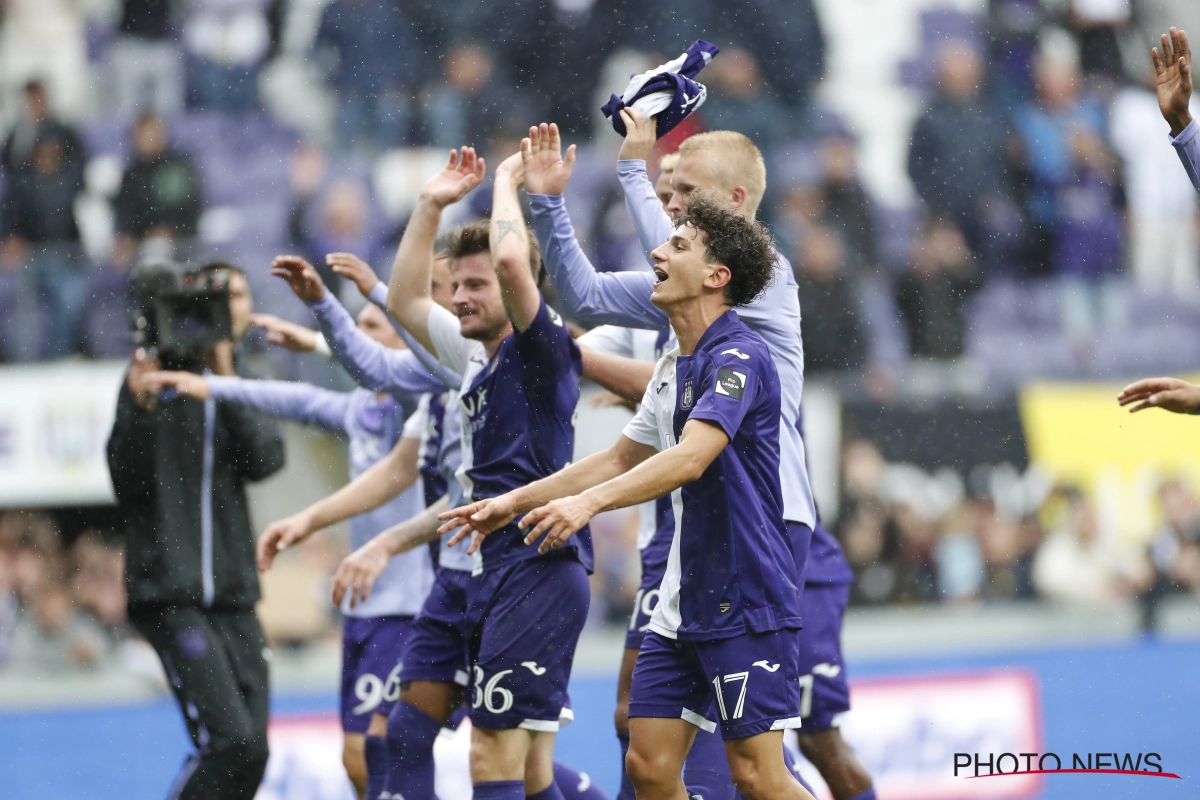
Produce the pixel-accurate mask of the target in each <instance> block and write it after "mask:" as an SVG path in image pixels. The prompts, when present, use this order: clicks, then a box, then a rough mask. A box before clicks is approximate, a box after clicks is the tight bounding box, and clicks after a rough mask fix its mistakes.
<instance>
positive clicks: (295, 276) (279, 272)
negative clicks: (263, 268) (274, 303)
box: [271, 256, 325, 303]
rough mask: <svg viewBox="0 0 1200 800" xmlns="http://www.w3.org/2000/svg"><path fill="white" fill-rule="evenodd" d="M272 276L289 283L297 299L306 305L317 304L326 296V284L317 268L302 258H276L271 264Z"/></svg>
mask: <svg viewBox="0 0 1200 800" xmlns="http://www.w3.org/2000/svg"><path fill="white" fill-rule="evenodd" d="M271 274H272V275H274V276H275V277H276V278H283V279H284V280H285V281H287V282H288V286H290V287H291V288H292V292H294V293H295V295H296V297H299V298H300V299H301V300H303V301H304V302H306V303H315V302H317V301H318V300H320V299H321V298H322V297H324V296H325V282H324V281H322V280H321V276H320V275H319V274H318V273H317V270H316V268H315V267H313V265H312V264H310V263H308V262H307V261H305V260H304V259H303V258H301V257H300V256H276V257H275V260H274V261H272V262H271Z"/></svg>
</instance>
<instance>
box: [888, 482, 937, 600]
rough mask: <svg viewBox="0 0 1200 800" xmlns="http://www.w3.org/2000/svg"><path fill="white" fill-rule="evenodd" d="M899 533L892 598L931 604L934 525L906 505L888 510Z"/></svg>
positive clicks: (934, 597) (933, 597)
mask: <svg viewBox="0 0 1200 800" xmlns="http://www.w3.org/2000/svg"><path fill="white" fill-rule="evenodd" d="M892 518H893V519H894V520H895V523H896V528H897V531H898V533H899V540H900V547H899V550H898V551H897V553H896V561H895V563H896V599H897V600H899V601H901V602H910V603H911V602H931V601H933V600H937V598H938V574H937V566H936V561H935V558H934V547H935V546H936V544H937V540H938V526H937V524H936V522H934V521H933V520H928V519H926V518H925V517H924V516H923V515H922V514H921V513H920V512H919V511H918V510H917V509H916V508H914V507H913V506H912V505H910V504H909V503H906V502H902V503H897V504H896V505H895V508H894V509H893V511H892Z"/></svg>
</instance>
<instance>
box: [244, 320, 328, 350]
mask: <svg viewBox="0 0 1200 800" xmlns="http://www.w3.org/2000/svg"><path fill="white" fill-rule="evenodd" d="M250 324H251V325H253V326H254V327H256V328H262V329H263V330H264V331H266V332H267V341H268V342H270V343H271V344H277V345H279V346H280V347H283V348H285V349H287V350H291V351H292V352H293V353H312V352H314V351H315V350H317V348H318V347H319V344H318V339H319V338H320V334H318V333H317V332H316V331H314V330H312V329H311V328H306V327H304V326H303V325H297V324H296V323H294V322H288V321H287V320H286V319H280V318H279V317H277V316H275V315H274V314H251V315H250Z"/></svg>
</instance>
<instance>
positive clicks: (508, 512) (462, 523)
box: [438, 494, 517, 554]
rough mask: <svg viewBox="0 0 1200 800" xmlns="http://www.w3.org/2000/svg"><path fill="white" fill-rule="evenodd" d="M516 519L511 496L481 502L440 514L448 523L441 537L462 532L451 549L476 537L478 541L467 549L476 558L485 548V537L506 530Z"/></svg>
mask: <svg viewBox="0 0 1200 800" xmlns="http://www.w3.org/2000/svg"><path fill="white" fill-rule="evenodd" d="M516 516H517V511H516V508H515V506H514V504H513V502H512V499H511V498H510V497H509V495H506V494H505V495H501V496H499V497H493V498H491V499H488V500H477V501H475V502H474V503H470V504H469V505H465V506H459V507H458V508H452V509H450V510H449V511H443V512H442V513H440V514H438V519H440V520H444V521H445V522H444V524H443V525H442V527H440V528H438V534H439V535H442V536H444V535H445V534H447V533H450V532H451V531H455V530H457V531H458V532H457V533H455V534H454V535H453V536H451V537H450V541H449V544H450V546H451V547H453V546H454V545H456V544H458V543H459V542H461V541H462V540H463V539H465V538H467V537H468V536H470V535H471V534H474V535H475V539H474V540H473V541H472V542H471V546H470V547H468V548H467V552H468V553H470V554H474V553H475V551H476V550H478V549H479V546H480V545H481V544H483V540H484V537H486V536H487V535H488V534H489V533H493V532H494V531H497V530H499V529H500V528H503V527H504V526H505V525H507V524H508V523H510V522H512V521H513V518H514V517H516Z"/></svg>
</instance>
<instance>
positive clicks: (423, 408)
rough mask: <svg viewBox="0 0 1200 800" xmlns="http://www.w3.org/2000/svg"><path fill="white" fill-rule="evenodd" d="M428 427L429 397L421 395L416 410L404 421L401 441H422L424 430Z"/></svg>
mask: <svg viewBox="0 0 1200 800" xmlns="http://www.w3.org/2000/svg"><path fill="white" fill-rule="evenodd" d="M428 426H429V395H427V394H423V395H421V400H420V402H419V403H417V410H416V411H414V412H413V413H412V414H410V415H409V417H408V419H406V420H404V431H403V433H401V434H400V438H401V439H422V440H423V439H424V438H425V429H426V428H427V427H428Z"/></svg>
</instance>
